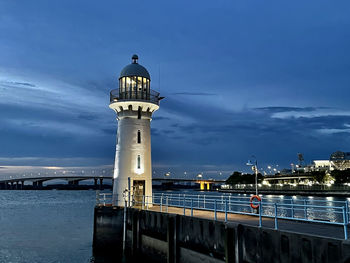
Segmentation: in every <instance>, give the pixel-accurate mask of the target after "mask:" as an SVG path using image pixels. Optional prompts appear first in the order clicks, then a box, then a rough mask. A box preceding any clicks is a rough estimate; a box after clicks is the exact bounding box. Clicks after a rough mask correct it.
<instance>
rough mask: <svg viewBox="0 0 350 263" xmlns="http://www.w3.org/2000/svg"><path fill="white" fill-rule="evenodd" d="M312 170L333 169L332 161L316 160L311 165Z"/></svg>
mask: <svg viewBox="0 0 350 263" xmlns="http://www.w3.org/2000/svg"><path fill="white" fill-rule="evenodd" d="M310 168H311V169H310V170H311V171H332V170H334V169H333V167H332V163H331V161H329V160H314V161H312V164H311V166H310Z"/></svg>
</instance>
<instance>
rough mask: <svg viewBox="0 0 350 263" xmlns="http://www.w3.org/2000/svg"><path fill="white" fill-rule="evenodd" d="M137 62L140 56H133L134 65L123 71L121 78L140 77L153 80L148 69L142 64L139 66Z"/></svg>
mask: <svg viewBox="0 0 350 263" xmlns="http://www.w3.org/2000/svg"><path fill="white" fill-rule="evenodd" d="M137 60H138V56H137V55H133V56H132V63H131V64H129V65H127V66H126V67H124V68H123V69H122V71H121V72H120V75H119V78H122V77H131V76H138V77H144V78H148V79H151V77H150V75H149V73H148V71H147V69H146V68H145V67H143V66H141V65H140V64H138V63H137Z"/></svg>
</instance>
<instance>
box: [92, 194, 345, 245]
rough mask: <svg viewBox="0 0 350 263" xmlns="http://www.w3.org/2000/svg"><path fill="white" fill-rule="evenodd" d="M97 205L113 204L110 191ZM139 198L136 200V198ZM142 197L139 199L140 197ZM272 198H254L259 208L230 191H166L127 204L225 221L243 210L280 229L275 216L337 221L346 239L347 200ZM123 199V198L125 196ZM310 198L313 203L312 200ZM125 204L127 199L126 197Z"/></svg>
mask: <svg viewBox="0 0 350 263" xmlns="http://www.w3.org/2000/svg"><path fill="white" fill-rule="evenodd" d="M97 199H98V200H97V205H102V206H103V205H106V206H110V205H112V203H113V204H116V201H117V199H113V196H112V193H98V194H97ZM136 200H139V201H136ZM140 200H141V201H140ZM269 200H271V201H259V202H254V205H258V209H253V208H252V207H251V201H250V197H248V196H247V197H238V196H232V195H203V194H199V195H193V194H168V193H154V194H153V195H152V196H131V202H128V206H136V207H138V208H141V209H149V208H150V207H151V206H154V205H156V206H159V211H160V212H167V213H168V212H169V208H172V207H175V208H181V209H183V214H184V215H186V211H188V210H190V216H193V213H194V211H196V210H197V211H198V210H199V211H210V212H212V213H213V218H214V220H217V218H218V213H222V214H223V215H224V221H225V222H227V221H228V216H229V215H230V214H242V215H250V216H256V217H259V227H262V219H263V218H270V219H273V221H274V228H275V229H279V225H278V223H279V222H278V220H279V219H284V220H291V221H299V222H313V223H321V224H328V225H339V226H343V228H344V239H348V232H347V231H348V225H349V218H350V209H349V202H348V201H347V200H346V201H329V200H312V201H310V200H307V199H302V200H294V199H293V198H292V199H288V200H284V201H287V203H286V202H281V199H279V198H278V197H275V198H273V197H272V198H269ZM124 201H125V200H124ZM311 202H312V203H311ZM125 203H126V204H127V202H126V201H125ZM330 214H332V215H333V217H332V218H329V215H330Z"/></svg>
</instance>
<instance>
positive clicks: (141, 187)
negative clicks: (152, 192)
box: [133, 180, 145, 206]
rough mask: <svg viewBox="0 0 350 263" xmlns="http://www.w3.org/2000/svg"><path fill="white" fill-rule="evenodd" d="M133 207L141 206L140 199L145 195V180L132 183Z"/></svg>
mask: <svg viewBox="0 0 350 263" xmlns="http://www.w3.org/2000/svg"><path fill="white" fill-rule="evenodd" d="M133 188H134V206H142V199H143V196H144V195H145V180H137V181H134V185H133Z"/></svg>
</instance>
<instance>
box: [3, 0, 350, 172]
mask: <svg viewBox="0 0 350 263" xmlns="http://www.w3.org/2000/svg"><path fill="white" fill-rule="evenodd" d="M184 3H185V2H181V1H180V2H176V3H171V4H170V3H163V2H161V1H154V2H147V3H144V2H138V1H136V2H130V3H115V2H113V1H106V2H105V4H104V5H99V4H97V3H94V2H86V1H78V2H75V3H74V4H72V3H70V2H69V1H61V2H60V3H52V2H50V3H48V2H45V1H37V2H35V3H23V2H19V1H18V2H17V1H3V2H1V3H0V22H1V23H0V57H1V61H0V91H1V92H0V94H1V95H0V111H1V119H0V121H1V128H0V145H1V148H0V166H16V165H18V166H63V167H64V166H103V165H113V163H114V153H115V133H116V127H117V123H116V121H113V119H115V116H114V113H113V112H112V111H111V110H110V109H109V108H108V104H109V91H110V90H112V89H115V88H117V87H118V76H119V73H120V70H121V69H122V68H123V67H124V66H125V65H127V64H129V63H130V57H131V55H132V54H134V53H136V54H138V55H139V63H140V64H141V65H143V66H145V67H146V68H147V69H148V70H149V72H150V74H151V89H153V90H157V91H159V92H160V93H161V96H164V97H165V99H164V100H162V101H161V109H162V110H161V111H159V112H157V113H155V115H154V118H153V119H154V121H153V122H152V160H153V168H154V169H153V170H155V171H156V172H158V173H160V174H162V173H164V172H165V171H172V172H173V173H183V172H184V171H188V172H189V173H190V172H193V173H194V172H196V171H198V172H203V173H213V174H215V173H220V172H222V173H225V174H226V175H228V174H229V173H232V172H233V171H235V170H246V171H248V169H249V167H246V165H245V164H246V162H247V160H248V159H251V156H252V155H255V156H256V158H257V160H258V163H259V164H261V166H264V167H266V166H267V165H269V164H279V166H280V167H285V168H290V163H291V162H294V163H296V162H297V153H299V152H301V153H303V154H304V157H305V160H306V161H307V162H310V161H311V160H314V159H328V158H329V156H330V154H331V153H332V152H335V151H337V150H340V151H349V143H350V134H349V133H350V109H349V106H348V102H347V100H348V98H349V96H350V89H349V88H348V85H349V81H350V74H349V71H350V66H349V62H348V61H349V58H350V52H349V50H348V48H347V47H348V46H349V44H350V43H349V42H350V34H349V32H350V30H349V29H350V28H349V27H350V18H349V16H348V14H347V10H348V7H350V4H349V3H348V2H346V1H340V2H339V3H338V5H337V6H335V5H334V3H330V2H328V1H309V2H308V3H305V2H301V1H300V2H298V1H297V2H293V3H280V2H279V1H271V2H269V3H258V2H246V1H239V2H235V3H232V2H230V1H221V2H219V3H215V4H214V3H213V2H201V4H200V5H198V4H196V3H187V2H186V8H183V5H184ZM340 6H342V7H343V8H339V7H340ZM125 10H127V11H125ZM131 17H132V19H130V18H131Z"/></svg>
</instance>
